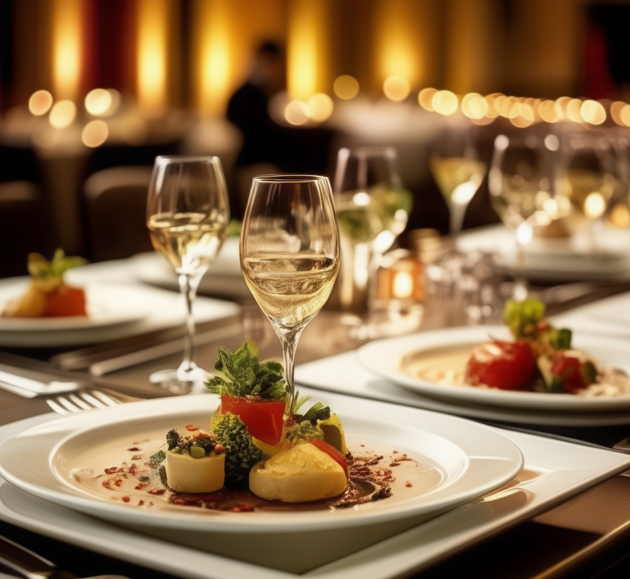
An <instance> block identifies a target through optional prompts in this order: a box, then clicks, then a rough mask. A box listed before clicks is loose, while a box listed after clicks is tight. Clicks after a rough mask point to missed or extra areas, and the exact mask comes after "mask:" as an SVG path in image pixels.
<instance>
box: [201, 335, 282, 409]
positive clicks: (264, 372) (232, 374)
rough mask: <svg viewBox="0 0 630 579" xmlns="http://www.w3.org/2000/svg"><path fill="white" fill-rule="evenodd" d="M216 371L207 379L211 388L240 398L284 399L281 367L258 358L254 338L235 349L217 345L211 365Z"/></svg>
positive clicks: (207, 383)
mask: <svg viewBox="0 0 630 579" xmlns="http://www.w3.org/2000/svg"><path fill="white" fill-rule="evenodd" d="M214 369H215V370H216V371H217V375H215V376H214V377H213V378H211V379H210V380H208V381H207V382H206V388H208V390H210V392H214V393H215V394H219V395H223V394H227V395H230V396H237V397H239V398H247V397H256V398H263V399H265V400H286V398H287V391H286V382H285V380H284V368H283V367H282V364H280V363H279V362H273V361H268V362H259V361H258V349H257V348H256V344H255V343H254V342H253V341H249V342H245V344H243V345H242V346H241V347H240V348H239V349H238V350H236V352H234V353H232V352H230V350H228V349H227V348H219V359H218V360H217V362H216V363H215V365H214Z"/></svg>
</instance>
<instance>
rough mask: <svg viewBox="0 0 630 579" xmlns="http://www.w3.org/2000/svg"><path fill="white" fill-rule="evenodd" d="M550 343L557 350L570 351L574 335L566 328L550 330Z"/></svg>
mask: <svg viewBox="0 0 630 579" xmlns="http://www.w3.org/2000/svg"><path fill="white" fill-rule="evenodd" d="M548 331H549V343H550V344H551V347H552V348H555V349H556V350H570V349H571V337H572V335H573V333H572V332H571V330H568V329H566V328H561V329H557V328H549V330H548Z"/></svg>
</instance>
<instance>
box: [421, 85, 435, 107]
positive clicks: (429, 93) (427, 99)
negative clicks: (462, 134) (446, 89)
mask: <svg viewBox="0 0 630 579" xmlns="http://www.w3.org/2000/svg"><path fill="white" fill-rule="evenodd" d="M436 92H437V89H435V88H423V89H422V90H421V91H420V92H419V93H418V102H419V103H420V106H421V107H422V108H423V109H424V110H426V111H433V104H432V100H433V95H434V94H435V93H436Z"/></svg>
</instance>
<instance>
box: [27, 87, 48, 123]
mask: <svg viewBox="0 0 630 579" xmlns="http://www.w3.org/2000/svg"><path fill="white" fill-rule="evenodd" d="M52 104H53V97H52V95H51V94H50V93H49V92H48V91H47V90H38V91H35V92H34V93H33V94H32V95H31V98H30V99H28V110H29V111H30V112H31V114H33V115H35V116H36V117H41V116H42V115H45V114H46V113H47V112H48V111H49V110H50V107H52Z"/></svg>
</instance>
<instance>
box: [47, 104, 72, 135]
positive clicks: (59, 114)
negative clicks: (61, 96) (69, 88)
mask: <svg viewBox="0 0 630 579" xmlns="http://www.w3.org/2000/svg"><path fill="white" fill-rule="evenodd" d="M76 116H77V107H76V105H75V104H74V103H73V102H72V101H71V100H62V101H58V102H56V103H55V104H54V105H53V108H52V109H51V111H50V116H49V117H48V120H49V121H50V124H51V125H52V126H53V127H55V128H56V129H65V128H66V127H69V126H70V125H71V124H72V123H73V122H74V119H75V117H76Z"/></svg>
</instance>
